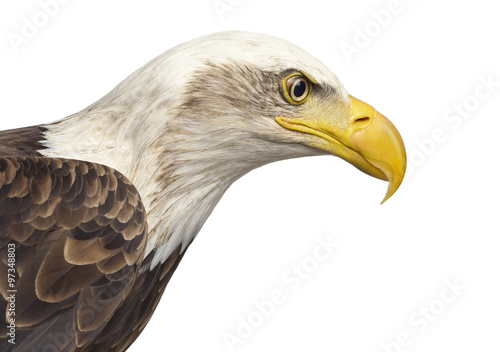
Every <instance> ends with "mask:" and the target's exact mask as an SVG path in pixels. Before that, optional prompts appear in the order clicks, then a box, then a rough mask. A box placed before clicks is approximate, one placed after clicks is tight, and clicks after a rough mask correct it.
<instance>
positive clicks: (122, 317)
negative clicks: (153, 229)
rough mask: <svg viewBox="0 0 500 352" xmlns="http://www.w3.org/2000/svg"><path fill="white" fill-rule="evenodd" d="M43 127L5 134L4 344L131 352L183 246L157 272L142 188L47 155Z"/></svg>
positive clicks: (0, 139) (1, 199)
mask: <svg viewBox="0 0 500 352" xmlns="http://www.w3.org/2000/svg"><path fill="white" fill-rule="evenodd" d="M42 132H43V130H42V129H41V128H38V127H30V128H24V129H19V130H13V131H7V132H3V133H2V134H0V316H1V317H2V322H1V323H0V351H2V352H21V351H23V352H37V351H60V352H62V351H64V352H73V351H80V352H91V351H92V352H93V351H99V352H106V351H116V352H118V351H125V350H126V349H127V348H128V346H129V345H130V344H131V343H132V342H133V341H134V340H135V339H136V338H137V336H138V335H139V334H140V333H141V331H142V330H143V329H144V327H145V325H146V324H147V322H148V321H149V319H150V317H151V315H152V313H153V311H154V309H155V308H156V306H157V304H158V302H159V299H160V297H161V295H162V293H163V291H164V289H165V286H166V285H167V283H168V281H169V279H170V277H171V275H172V273H173V272H174V270H175V268H176V267H177V264H178V263H179V261H180V259H181V258H182V254H181V251H180V248H179V249H178V250H176V251H175V252H174V253H173V254H172V255H171V256H170V258H169V260H167V261H166V262H165V263H164V264H163V265H158V266H156V267H155V268H154V269H152V270H151V265H150V263H151V260H152V258H153V256H154V251H153V252H151V253H150V254H149V255H148V256H147V257H146V258H143V257H144V251H145V245H146V240H147V223H146V213H145V209H144V207H143V204H142V202H141V199H140V196H139V194H138V191H137V190H136V188H135V187H134V186H133V185H132V184H131V183H130V181H129V180H128V179H127V178H126V177H125V176H123V175H122V174H120V173H119V172H117V171H116V170H113V169H111V168H109V167H106V166H103V165H99V164H95V163H89V162H83V161H77V160H65V159H56V158H43V157H39V156H38V155H39V154H38V152H37V150H39V149H42V148H43V146H42V144H41V143H40V140H41V139H42ZM9 248H15V259H16V262H15V267H14V268H15V284H14V286H13V287H9V286H8V277H7V276H8V273H9V270H8V269H10V268H11V267H9V261H8V258H9V256H8V253H9ZM143 259H144V260H143ZM11 272H13V270H11ZM9 290H15V292H10V291H9ZM12 293H13V294H14V295H15V304H16V306H15V316H13V315H9V312H10V311H9V304H10V301H9V296H10V295H11V294H12ZM11 318H13V319H15V325H16V332H15V344H12V343H11V342H9V341H8V340H9V339H10V338H11V337H9V335H8V332H9V331H8V329H7V326H8V325H9V322H10V319H11Z"/></svg>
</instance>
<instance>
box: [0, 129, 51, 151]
mask: <svg viewBox="0 0 500 352" xmlns="http://www.w3.org/2000/svg"><path fill="white" fill-rule="evenodd" d="M44 132H45V128H43V127H40V126H32V127H23V128H18V129H15V130H8V131H0V155H2V156H41V155H40V154H39V152H38V151H39V150H42V149H45V146H44V145H43V144H42V141H43V140H44V139H45V138H44V136H43V134H44Z"/></svg>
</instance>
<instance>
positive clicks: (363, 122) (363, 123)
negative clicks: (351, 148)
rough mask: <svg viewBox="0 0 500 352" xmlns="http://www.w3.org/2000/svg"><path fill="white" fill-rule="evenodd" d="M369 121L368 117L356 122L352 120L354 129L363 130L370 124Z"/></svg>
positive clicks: (360, 118) (358, 119)
mask: <svg viewBox="0 0 500 352" xmlns="http://www.w3.org/2000/svg"><path fill="white" fill-rule="evenodd" d="M370 122H371V119H370V118H369V117H368V116H364V117H359V118H357V119H356V120H354V126H355V127H356V128H363V127H366V126H368V125H369V124H370Z"/></svg>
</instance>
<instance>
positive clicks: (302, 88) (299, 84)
mask: <svg viewBox="0 0 500 352" xmlns="http://www.w3.org/2000/svg"><path fill="white" fill-rule="evenodd" d="M283 83H284V86H285V87H284V88H285V93H286V96H287V98H289V99H290V100H291V102H292V103H294V104H302V103H303V102H304V101H305V100H306V98H307V97H308V96H309V93H310V92H311V82H310V81H309V80H308V79H307V78H306V77H304V76H303V75H301V74H293V75H292V76H289V77H287V78H286V79H285V80H284V82H283Z"/></svg>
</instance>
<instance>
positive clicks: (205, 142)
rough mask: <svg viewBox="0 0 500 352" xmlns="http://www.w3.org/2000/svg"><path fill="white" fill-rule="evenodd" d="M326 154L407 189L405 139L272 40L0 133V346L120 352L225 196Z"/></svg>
mask: <svg viewBox="0 0 500 352" xmlns="http://www.w3.org/2000/svg"><path fill="white" fill-rule="evenodd" d="M323 154H333V155H336V156H338V157H340V158H343V159H345V160H346V161H348V162H349V163H351V164H353V165H354V166H355V167H357V168H358V169H360V170H361V171H363V172H365V173H367V174H369V175H371V176H374V177H377V178H379V179H382V180H386V181H388V182H389V187H388V190H387V194H386V196H385V198H384V201H385V200H387V199H388V198H389V197H391V196H392V195H393V193H394V192H395V191H396V190H397V189H398V187H399V185H400V184H401V182H402V179H403V176H404V173H405V168H406V154H405V148H404V145H403V141H402V139H401V137H400V135H399V133H398V131H397V130H396V129H395V127H394V126H393V125H392V124H391V123H390V122H389V121H388V120H387V119H386V118H385V117H384V116H383V115H382V114H380V113H378V112H377V111H376V110H375V109H374V108H373V107H371V106H370V105H368V104H366V103H364V102H362V101H361V100H358V99H356V98H354V97H352V96H350V95H349V94H348V93H347V92H346V90H345V89H344V88H343V87H342V85H341V83H340V82H339V80H338V79H337V77H336V76H335V75H334V74H333V73H332V72H331V71H330V70H329V69H328V68H327V67H325V66H324V65H323V64H321V63H320V62H319V61H317V60H316V59H315V58H313V57H312V56H311V55H309V54H308V53H306V52H305V51H303V50H302V49H300V48H298V47H297V46H295V45H292V44H290V43H288V42H286V41H284V40H281V39H278V38H274V37H270V36H267V35H261V34H254V33H245V32H224V33H218V34H213V35H209V36H205V37H202V38H199V39H195V40H193V41H190V42H188V43H185V44H182V45H179V46H177V47H175V48H173V49H171V50H169V51H167V52H166V53H164V54H163V55H160V56H159V57H157V58H155V59H154V60H152V61H151V62H149V63H148V64H146V65H145V66H144V67H142V68H141V69H139V70H138V71H136V72H135V73H133V74H132V75H130V76H129V77H128V78H127V79H125V80H124V81H123V82H122V83H120V84H119V85H118V86H117V87H116V88H114V89H113V90H112V91H111V92H110V93H109V94H107V95H106V96H104V97H103V98H102V99H100V100H98V101H97V102H96V103H94V104H92V105H90V106H89V107H87V108H86V109H84V110H83V111H80V112H78V113H76V114H74V115H71V116H69V117H67V118H65V119H62V120H60V121H57V122H55V123H49V124H44V125H38V126H32V127H25V128H19V129H15V130H9V131H3V132H0V258H1V260H0V293H1V295H0V313H1V316H2V317H3V319H4V320H3V322H2V323H1V324H0V350H1V351H3V352H21V351H61V352H62V351H64V352H70V351H80V352H90V351H99V352H105V351H116V352H118V351H125V350H126V349H127V348H128V347H129V346H130V345H131V344H132V343H133V342H134V340H135V339H136V338H137V336H138V335H139V334H140V333H141V332H142V331H143V329H144V328H145V326H146V324H147V323H148V321H149V319H150V318H151V315H152V314H153V311H154V310H155V308H156V306H157V304H158V301H159V300H160V297H161V296H162V294H163V292H164V290H165V287H166V285H167V283H168V281H169V279H170V278H171V276H172V274H173V272H174V270H175V269H176V267H177V265H178V264H179V261H180V260H181V258H182V256H183V254H184V253H185V251H186V249H187V248H188V246H189V244H190V243H191V242H192V241H193V239H194V238H195V236H196V234H197V233H198V231H199V230H200V228H201V227H202V226H203V224H204V223H205V221H206V219H207V218H208V216H209V215H210V213H211V212H212V210H213V209H214V207H215V206H216V204H217V202H218V201H219V200H220V198H221V197H222V195H223V194H224V192H225V191H226V190H227V189H228V187H229V186H230V185H231V184H232V183H233V182H234V181H235V180H237V179H238V178H240V177H241V176H243V175H245V174H246V173H248V172H249V171H251V170H253V169H255V168H257V167H260V166H262V165H265V164H267V163H271V162H274V161H278V160H283V159H288V158H297V157H304V156H314V155H323Z"/></svg>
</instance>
